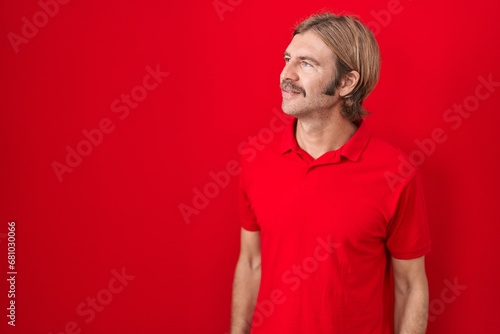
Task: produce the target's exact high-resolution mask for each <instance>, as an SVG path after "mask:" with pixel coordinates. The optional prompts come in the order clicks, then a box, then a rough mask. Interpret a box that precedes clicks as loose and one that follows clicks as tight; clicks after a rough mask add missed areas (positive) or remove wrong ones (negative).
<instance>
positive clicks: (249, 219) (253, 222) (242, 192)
mask: <svg viewBox="0 0 500 334" xmlns="http://www.w3.org/2000/svg"><path fill="white" fill-rule="evenodd" d="M238 206H239V208H238V209H239V216H240V221H241V227H243V228H244V229H245V230H247V231H252V232H254V231H260V226H259V224H258V223H257V217H256V216H255V213H254V210H253V209H252V203H251V202H250V199H249V197H248V193H247V182H246V181H245V171H244V170H243V172H242V173H241V174H240V180H239V187H238Z"/></svg>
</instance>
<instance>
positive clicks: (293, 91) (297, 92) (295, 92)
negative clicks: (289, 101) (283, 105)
mask: <svg viewBox="0 0 500 334" xmlns="http://www.w3.org/2000/svg"><path fill="white" fill-rule="evenodd" d="M281 91H282V92H283V93H289V94H301V92H299V91H298V90H292V89H286V88H285V89H283V88H282V89H281Z"/></svg>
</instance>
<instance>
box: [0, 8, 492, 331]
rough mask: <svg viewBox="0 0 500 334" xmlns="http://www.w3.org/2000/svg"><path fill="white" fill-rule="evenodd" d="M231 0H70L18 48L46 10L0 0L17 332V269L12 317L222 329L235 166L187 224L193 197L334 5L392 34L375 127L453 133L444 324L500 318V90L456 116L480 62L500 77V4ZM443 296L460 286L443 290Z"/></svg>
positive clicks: (27, 327) (444, 172)
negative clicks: (143, 93)
mask: <svg viewBox="0 0 500 334" xmlns="http://www.w3.org/2000/svg"><path fill="white" fill-rule="evenodd" d="M227 1H229V0H223V2H224V3H231V4H232V5H229V6H231V10H228V11H225V12H224V13H222V14H221V16H219V15H218V13H217V11H216V9H215V8H214V4H213V2H212V1H211V0H204V1H188V2H181V1H175V2H169V3H167V2H163V1H141V2H139V1H137V2H134V1H125V2H124V1H107V2H102V1H77V0H73V1H70V2H69V3H68V4H64V5H60V8H59V11H58V12H57V13H56V14H55V15H54V16H53V17H50V18H49V19H48V22H46V24H42V25H41V27H40V28H39V31H38V33H37V34H36V35H35V36H34V37H32V38H28V39H27V43H24V44H20V45H18V49H19V50H18V51H19V52H18V53H16V52H15V48H14V47H13V46H12V43H11V42H10V41H9V38H8V34H9V32H13V33H15V34H18V35H21V34H22V28H23V24H24V21H23V20H22V18H23V17H27V19H28V20H29V21H31V22H32V21H33V15H34V14H36V13H37V12H39V11H40V10H41V7H40V4H38V3H37V2H36V1H33V0H30V1H22V2H18V1H2V2H1V5H0V20H1V29H0V36H2V38H1V40H0V48H1V56H0V57H1V62H0V64H1V65H0V66H1V73H2V74H1V75H2V79H1V86H0V88H1V92H2V94H1V96H2V98H1V99H0V112H1V114H0V115H1V116H0V117H1V118H0V142H1V150H0V164H1V174H0V249H1V252H0V254H1V255H0V277H6V272H7V259H6V258H7V242H6V233H7V222H8V221H12V220H14V221H16V223H17V230H16V232H17V264H16V269H17V270H18V276H17V282H16V306H17V308H16V311H17V313H16V316H17V317H16V327H15V328H13V327H11V326H7V318H6V314H7V311H6V310H5V308H6V307H7V303H8V300H7V291H8V287H7V285H6V280H5V279H1V281H0V289H1V290H0V303H1V308H0V309H2V310H4V311H2V312H1V313H2V314H0V319H3V320H1V325H0V326H1V328H2V329H1V332H2V333H50V332H52V333H53V334H55V333H61V332H63V333H64V328H65V326H66V325H67V324H68V323H70V322H71V321H74V322H75V323H76V325H77V326H78V328H79V329H80V330H81V333H149V332H152V333H214V334H223V333H225V331H226V330H228V328H229V317H230V300H231V282H232V274H233V270H234V265H235V261H236V258H237V255H238V248H239V225H238V224H239V223H238V217H237V214H236V200H235V194H236V184H237V182H236V180H237V177H235V176H234V177H231V181H230V184H229V185H228V186H227V187H225V188H223V189H220V194H219V195H217V196H215V197H214V198H213V199H210V200H209V203H208V205H207V206H206V207H205V208H203V209H202V210H199V212H198V213H197V214H193V215H191V216H190V217H189V224H186V222H185V219H183V216H182V215H181V213H180V211H179V205H180V204H181V203H184V204H186V205H190V206H192V205H193V203H192V201H193V197H194V189H200V190H202V189H203V188H204V186H205V185H206V184H208V183H209V182H211V180H212V179H211V177H210V174H209V173H210V172H211V171H213V172H219V171H222V170H224V169H225V168H226V164H227V163H228V162H229V161H231V160H234V159H237V158H238V152H237V147H238V145H239V144H240V143H242V142H243V141H245V140H247V138H248V136H249V135H255V134H257V133H258V132H259V130H261V129H262V128H264V127H267V126H268V125H269V120H270V119H271V118H272V117H273V113H272V110H273V108H279V107H280V103H281V96H280V91H279V88H278V82H279V80H278V77H279V73H280V71H281V68H282V66H283V59H282V54H283V51H284V49H285V47H286V46H287V45H288V42H289V40H290V35H291V31H292V28H293V26H294V24H295V23H296V22H297V21H298V20H300V19H303V18H305V17H306V16H308V15H309V14H312V13H314V12H316V11H318V10H321V9H330V10H334V11H340V12H348V13H356V14H358V15H359V17H360V18H361V19H362V20H363V21H364V22H365V23H370V27H371V28H372V29H374V30H375V32H376V35H377V39H378V41H379V44H380V48H381V53H382V70H381V78H380V82H379V84H378V86H377V88H376V89H375V91H374V92H373V94H372V95H371V96H370V97H369V98H368V100H367V104H366V105H367V108H368V110H369V111H371V113H372V116H370V117H369V118H368V119H367V121H366V122H367V123H368V125H369V127H370V129H371V131H372V132H373V133H375V134H376V135H378V136H380V137H382V138H385V139H386V140H388V141H389V142H391V143H393V144H395V145H397V146H399V147H400V148H402V149H403V150H405V151H406V152H408V153H411V152H412V151H414V150H416V149H418V146H417V145H416V143H415V140H417V139H419V140H423V139H429V138H431V133H432V131H433V130H434V129H435V128H442V129H443V131H444V132H445V134H446V136H447V140H446V141H445V142H443V143H439V144H436V147H435V151H434V152H432V153H430V154H428V155H426V156H425V161H424V162H423V164H422V165H421V166H420V169H421V171H422V174H423V177H424V182H425V190H426V194H427V204H428V213H429V218H430V228H431V234H432V240H433V251H432V253H431V254H430V255H429V256H428V258H427V270H428V277H429V283H430V297H431V306H432V307H431V312H434V313H432V315H433V318H434V319H433V321H432V322H430V324H429V329H428V333H500V325H499V324H498V314H499V311H500V306H499V299H500V293H499V288H498V282H500V266H499V260H498V258H499V251H498V245H499V241H500V240H499V231H500V228H499V227H498V223H499V216H500V209H499V208H500V206H499V205H498V204H497V199H498V189H499V186H500V182H499V178H498V174H497V171H498V159H497V155H498V147H497V145H498V134H496V133H497V131H498V123H499V121H500V115H499V113H498V110H496V109H497V108H495V107H496V106H498V104H499V103H500V88H498V87H497V88H495V89H496V91H494V92H491V93H490V95H489V97H488V98H485V99H484V100H481V101H480V103H479V106H477V107H475V108H474V110H473V111H472V112H471V115H470V117H468V118H464V119H463V122H462V123H461V124H460V126H458V127H457V129H453V128H452V127H451V125H453V124H454V123H450V122H446V121H445V120H444V119H443V115H444V114H445V113H446V112H447V110H448V109H449V108H452V107H453V105H454V104H462V103H464V101H466V100H467V99H468V100H467V101H468V102H471V101H473V99H472V100H471V99H470V96H473V95H474V94H475V90H476V88H477V87H478V85H480V81H479V80H478V77H479V76H483V77H484V78H488V76H490V75H491V76H492V79H493V81H495V82H499V81H500V63H499V61H498V59H499V56H500V44H499V43H498V34H499V33H500V28H499V23H498V22H499V20H500V11H499V9H500V6H499V5H498V3H497V2H496V1H492V0H490V1H487V0H476V1H473V2H459V1H451V0H446V1H430V0H413V1H409V0H401V1H400V2H394V1H396V0H392V1H389V2H388V1H386V0H376V1H370V2H362V1H350V0H349V1H340V0H339V1H335V2H333V1H319V0H317V1H308V2H305V1H300V2H297V3H292V2H288V1H287V2H285V1H283V2H270V1H261V0H254V1H249V0H243V1H241V0H239V1H236V0H232V1H229V2H227ZM389 10H392V13H391V12H390V11H389ZM388 13H391V14H390V16H389V15H387V14H388ZM221 18H222V20H221ZM42 23H44V22H42ZM157 64H159V67H160V69H161V71H164V72H168V73H169V76H168V77H166V78H165V79H164V81H163V82H162V83H161V84H159V85H158V87H157V88H155V89H153V90H151V91H148V92H147V94H148V95H147V97H146V98H145V99H144V101H142V102H140V103H139V104H138V106H137V107H136V108H135V109H132V110H131V113H130V115H129V116H128V117H126V118H124V119H123V120H122V119H120V118H119V117H118V116H120V115H121V114H120V113H118V114H117V113H114V112H113V110H112V108H111V103H112V102H113V101H114V100H115V99H119V98H120V96H121V94H130V92H131V90H132V89H133V88H134V87H136V86H137V85H141V84H142V82H143V78H144V77H145V76H146V75H147V73H148V72H147V70H146V68H147V66H150V67H152V68H155V67H156V66H157ZM481 92H483V93H484V92H486V90H484V89H483V90H481ZM468 97H469V98H468ZM104 118H109V119H110V120H111V121H112V124H113V125H114V126H115V128H114V130H113V131H112V132H111V133H109V134H105V135H104V137H103V139H102V142H101V143H100V144H99V145H97V146H96V147H93V150H92V152H91V153H90V154H89V155H88V156H86V157H83V159H82V162H81V163H80V164H79V165H78V166H77V167H75V168H74V170H73V171H72V172H71V173H64V174H63V176H62V177H63V181H62V182H59V181H58V178H57V176H56V174H55V173H54V170H53V167H52V163H53V162H54V161H57V162H59V163H65V157H66V154H67V151H66V146H67V145H69V146H70V147H72V148H73V149H75V148H76V146H77V144H78V143H79V142H81V141H82V140H84V139H85V137H84V135H83V134H82V130H84V129H86V130H91V129H95V128H96V127H98V125H99V122H100V121H101V120H102V119H104ZM122 268H125V271H126V273H127V275H132V276H135V278H134V279H133V280H131V281H130V282H129V283H128V285H127V286H126V287H125V288H124V289H123V291H122V292H120V293H117V294H114V295H113V296H112V301H110V302H109V304H107V305H105V306H104V309H103V310H102V311H101V312H97V313H96V315H95V319H93V320H92V321H90V322H89V323H86V322H85V319H86V318H85V317H82V316H80V315H78V314H77V312H76V310H77V306H78V305H79V304H80V303H82V302H83V303H85V302H86V300H87V298H88V297H96V296H97V295H98V294H99V292H100V291H102V289H106V288H107V287H108V283H110V282H111V280H112V277H113V275H112V273H111V271H112V270H113V269H115V270H117V271H121V270H122ZM455 280H456V282H458V284H459V285H464V286H466V288H462V291H461V292H459V295H458V296H456V295H455V296H454V295H453V294H452V293H451V292H450V291H449V290H446V289H447V285H446V283H445V282H446V281H449V282H452V283H453V282H454V281H455ZM443 293H444V296H445V299H446V300H448V301H449V298H451V297H455V298H452V299H453V301H452V302H448V303H444V302H443V301H442V300H443V299H442V298H443V297H442V296H443ZM101 296H104V295H102V294H101ZM4 312H5V315H4ZM69 332H71V331H69Z"/></svg>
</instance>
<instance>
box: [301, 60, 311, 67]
mask: <svg viewBox="0 0 500 334" xmlns="http://www.w3.org/2000/svg"><path fill="white" fill-rule="evenodd" d="M302 65H303V66H304V67H311V66H312V65H311V64H309V63H308V62H307V61H302Z"/></svg>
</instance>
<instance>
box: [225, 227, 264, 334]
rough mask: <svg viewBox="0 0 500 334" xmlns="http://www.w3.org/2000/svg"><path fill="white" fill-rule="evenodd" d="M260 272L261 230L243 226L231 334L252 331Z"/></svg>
mask: <svg viewBox="0 0 500 334" xmlns="http://www.w3.org/2000/svg"><path fill="white" fill-rule="evenodd" d="M260 273H261V271H260V232H250V231H247V230H245V229H243V228H242V229H241V250H240V257H239V259H238V263H237V264H236V270H235V273H234V283H233V305H232V314H231V334H247V333H250V327H251V324H252V315H253V311H254V308H255V303H256V302H257V294H258V292H259V287H260Z"/></svg>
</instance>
